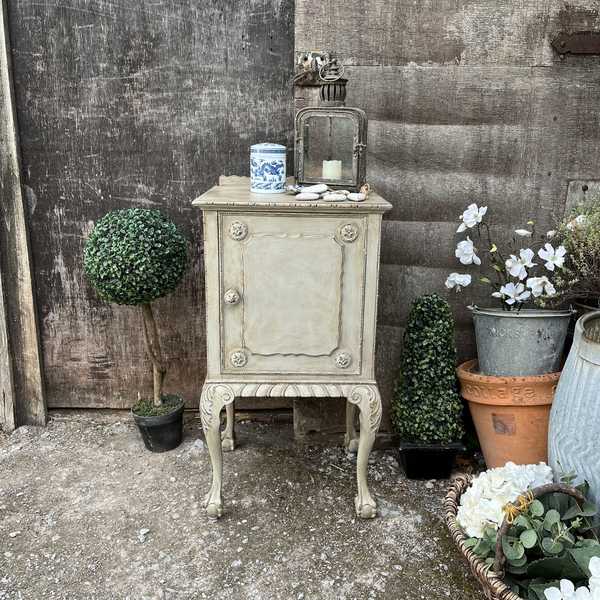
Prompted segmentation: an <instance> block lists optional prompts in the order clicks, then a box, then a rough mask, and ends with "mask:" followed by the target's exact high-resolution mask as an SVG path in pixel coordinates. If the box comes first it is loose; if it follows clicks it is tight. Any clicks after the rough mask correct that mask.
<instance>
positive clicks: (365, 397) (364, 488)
mask: <svg viewBox="0 0 600 600" xmlns="http://www.w3.org/2000/svg"><path fill="white" fill-rule="evenodd" d="M348 401H349V402H351V403H352V404H354V405H356V406H357V407H358V409H359V410H360V437H359V442H358V456H357V458H356V481H357V484H358V494H357V495H356V499H355V501H354V505H355V508H356V514H357V516H359V517H361V518H363V519H373V518H374V517H375V516H376V515H377V503H376V502H375V499H374V498H373V496H371V492H370V491H369V486H368V484H367V470H368V467H369V454H370V453H371V449H372V448H373V443H374V442H375V435H376V433H377V430H378V429H379V425H380V423H381V396H380V395H379V390H378V389H377V386H375V385H358V386H356V387H354V388H352V390H351V392H350V395H349V397H348Z"/></svg>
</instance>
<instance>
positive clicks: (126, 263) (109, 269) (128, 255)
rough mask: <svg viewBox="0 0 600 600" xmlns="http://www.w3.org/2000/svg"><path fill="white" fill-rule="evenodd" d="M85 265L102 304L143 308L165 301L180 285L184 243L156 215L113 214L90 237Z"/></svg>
mask: <svg viewBox="0 0 600 600" xmlns="http://www.w3.org/2000/svg"><path fill="white" fill-rule="evenodd" d="M83 266H84V269H85V274H86V276H87V277H88V279H89V281H90V282H91V284H92V285H93V286H94V288H95V289H96V291H97V292H98V295H99V296H100V297H101V298H102V299H104V300H107V301H108V302H115V303H116V304H146V303H148V302H152V301H153V300H156V299H157V298H161V297H162V296H166V295H167V294H168V293H169V292H172V291H173V290H174V289H175V288H176V287H177V285H178V284H179V282H180V281H181V278H182V277H183V274H184V272H185V269H186V266H187V240H186V238H185V237H184V236H183V235H182V234H181V233H180V231H179V230H178V229H177V226H176V225H175V223H173V222H172V221H171V220H169V219H168V218H167V217H165V216H164V215H163V214H162V213H161V212H159V211H158V210H148V209H145V208H128V209H125V210H113V211H111V212H109V213H108V214H106V215H104V217H102V218H101V219H100V220H99V221H98V222H97V223H96V225H95V226H94V229H93V230H92V233H91V234H90V236H89V237H88V239H87V242H86V244H85V250H84V255H83Z"/></svg>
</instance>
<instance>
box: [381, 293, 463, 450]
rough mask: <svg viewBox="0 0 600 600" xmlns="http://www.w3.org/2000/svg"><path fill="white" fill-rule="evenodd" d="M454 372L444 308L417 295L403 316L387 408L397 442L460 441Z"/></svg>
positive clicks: (440, 301)
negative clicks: (405, 320)
mask: <svg viewBox="0 0 600 600" xmlns="http://www.w3.org/2000/svg"><path fill="white" fill-rule="evenodd" d="M455 367H456V348H455V346H454V318H453V316H452V312H451V311H450V306H449V305H448V303H447V302H446V301H445V300H444V299H442V298H440V297H439V296H438V295H437V294H431V295H427V296H421V297H420V298H418V299H417V300H416V301H415V303H414V304H413V306H412V309H411V311H410V315H409V317H408V325H407V327H406V331H405V333H404V350H403V354H402V362H401V367H400V376H399V378H398V381H397V383H396V389H395V392H394V400H393V403H392V420H393V423H394V427H395V429H396V430H397V431H398V433H399V434H400V437H401V439H402V441H405V442H422V443H426V444H447V443H451V442H457V441H460V439H461V438H462V436H463V433H464V430H463V424H462V418H461V413H462V401H461V399H460V396H459V395H458V391H457V390H458V385H457V381H456V374H455Z"/></svg>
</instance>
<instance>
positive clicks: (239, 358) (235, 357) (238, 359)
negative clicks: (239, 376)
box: [229, 350, 248, 369]
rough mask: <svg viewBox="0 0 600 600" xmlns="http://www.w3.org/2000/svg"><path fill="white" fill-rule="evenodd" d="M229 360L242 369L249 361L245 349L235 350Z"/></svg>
mask: <svg viewBox="0 0 600 600" xmlns="http://www.w3.org/2000/svg"><path fill="white" fill-rule="evenodd" d="M229 362H230V363H231V365H232V366H234V367H235V368H236V369H241V368H242V367H245V366H246V364H247V362H248V356H247V355H246V352H244V350H234V351H233V352H232V353H231V354H230V355H229Z"/></svg>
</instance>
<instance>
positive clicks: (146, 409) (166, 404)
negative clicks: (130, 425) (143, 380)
mask: <svg viewBox="0 0 600 600" xmlns="http://www.w3.org/2000/svg"><path fill="white" fill-rule="evenodd" d="M182 403H183V400H182V399H181V397H180V396H176V395H175V394H165V395H163V396H162V404H161V405H160V406H155V405H154V403H153V402H152V400H146V399H144V400H138V401H137V402H136V403H135V404H134V405H133V408H132V409H131V410H132V411H133V412H134V413H135V414H136V415H138V416H139V417H160V416H162V415H166V414H169V413H170V412H173V411H175V410H177V409H178V408H179V407H180V406H181V404H182Z"/></svg>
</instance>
